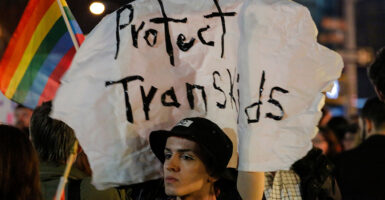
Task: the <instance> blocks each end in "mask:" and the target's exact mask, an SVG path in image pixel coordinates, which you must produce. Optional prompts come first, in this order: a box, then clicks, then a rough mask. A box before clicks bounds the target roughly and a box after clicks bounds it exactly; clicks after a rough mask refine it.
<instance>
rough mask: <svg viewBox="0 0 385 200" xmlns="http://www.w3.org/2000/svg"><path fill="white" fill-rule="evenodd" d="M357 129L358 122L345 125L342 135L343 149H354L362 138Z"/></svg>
mask: <svg viewBox="0 0 385 200" xmlns="http://www.w3.org/2000/svg"><path fill="white" fill-rule="evenodd" d="M359 131H360V130H359V128H358V124H355V123H354V124H350V125H349V126H348V127H347V129H346V131H345V134H344V137H343V139H342V150H343V151H348V150H351V149H354V148H355V147H357V146H358V145H359V144H360V143H361V140H362V138H361V137H360V134H359Z"/></svg>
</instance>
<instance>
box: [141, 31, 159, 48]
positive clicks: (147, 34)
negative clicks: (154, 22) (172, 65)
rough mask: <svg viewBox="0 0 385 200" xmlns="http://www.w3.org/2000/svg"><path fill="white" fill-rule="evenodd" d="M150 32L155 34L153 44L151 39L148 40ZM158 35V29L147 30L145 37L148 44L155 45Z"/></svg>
mask: <svg viewBox="0 0 385 200" xmlns="http://www.w3.org/2000/svg"><path fill="white" fill-rule="evenodd" d="M150 34H151V35H152V36H153V39H152V44H151V43H150V41H148V37H149V36H150ZM157 35H158V31H157V30H154V29H148V30H147V31H146V34H145V36H144V39H145V40H146V43H147V44H148V46H150V47H153V46H154V45H155V44H156V37H157Z"/></svg>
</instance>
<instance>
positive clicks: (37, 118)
mask: <svg viewBox="0 0 385 200" xmlns="http://www.w3.org/2000/svg"><path fill="white" fill-rule="evenodd" d="M51 107H52V103H51V102H45V103H43V104H42V105H41V106H39V107H37V108H36V109H35V111H34V112H33V114H32V117H31V125H30V131H31V136H32V142H33V144H34V146H35V148H36V151H37V153H38V155H39V158H40V160H41V161H50V162H58V163H64V162H66V160H67V157H68V156H69V155H70V153H71V148H72V145H73V144H74V142H75V140H76V137H75V133H74V131H73V129H72V128H71V127H69V126H68V125H67V124H65V123H64V122H62V121H60V120H56V119H52V118H51V117H49V114H50V112H51Z"/></svg>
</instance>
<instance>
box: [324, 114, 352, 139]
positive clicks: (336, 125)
mask: <svg viewBox="0 0 385 200" xmlns="http://www.w3.org/2000/svg"><path fill="white" fill-rule="evenodd" d="M326 127H328V128H329V129H330V130H331V131H333V133H334V134H335V136H336V137H337V139H338V141H339V142H340V143H342V140H343V139H344V135H345V133H346V131H347V127H349V121H348V120H347V119H346V118H345V117H342V116H336V117H332V118H331V119H330V120H329V122H328V123H327V124H326Z"/></svg>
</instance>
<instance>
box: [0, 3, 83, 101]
mask: <svg viewBox="0 0 385 200" xmlns="http://www.w3.org/2000/svg"><path fill="white" fill-rule="evenodd" d="M60 1H61V2H62V5H63V8H64V11H65V13H66V15H67V19H68V21H69V22H70V25H71V27H72V30H73V32H74V33H75V36H76V40H77V41H78V44H81V42H82V41H83V40H84V36H83V34H82V32H81V30H80V27H79V25H78V24H77V22H76V21H75V20H74V17H73V15H72V14H71V12H70V10H69V9H68V6H67V4H66V2H65V1H64V0H60ZM75 53H76V50H75V47H74V44H73V42H72V40H71V37H70V33H69V32H68V29H67V27H66V24H65V20H64V18H63V16H62V14H61V11H60V7H59V4H58V2H57V0H30V1H29V3H28V5H27V7H26V9H25V11H24V13H23V16H22V17H21V20H20V22H19V24H18V26H17V28H16V30H15V32H14V34H13V36H12V38H11V40H10V42H9V44H8V46H7V49H6V51H5V53H4V55H3V58H2V60H1V62H0V90H1V91H2V92H3V93H4V95H5V96H6V97H8V98H9V99H12V100H13V101H15V102H18V103H21V104H23V105H25V106H27V107H30V108H35V107H36V106H37V105H39V104H41V103H42V102H44V101H48V100H52V99H53V98H54V96H55V93H56V90H57V88H58V87H59V85H60V79H61V77H62V76H63V74H64V72H65V71H66V70H67V69H68V67H69V66H70V64H71V61H72V58H73V56H74V55H75Z"/></svg>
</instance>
